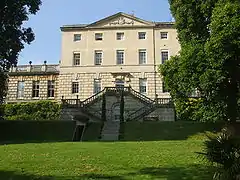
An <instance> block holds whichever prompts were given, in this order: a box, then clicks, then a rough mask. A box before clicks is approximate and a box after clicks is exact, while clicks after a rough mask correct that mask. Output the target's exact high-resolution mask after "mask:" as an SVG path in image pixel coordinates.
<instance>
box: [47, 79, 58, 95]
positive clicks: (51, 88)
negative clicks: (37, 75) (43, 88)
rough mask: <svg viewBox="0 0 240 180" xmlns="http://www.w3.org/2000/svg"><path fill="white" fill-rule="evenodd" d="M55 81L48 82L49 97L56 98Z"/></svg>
mask: <svg viewBox="0 0 240 180" xmlns="http://www.w3.org/2000/svg"><path fill="white" fill-rule="evenodd" d="M55 83H56V82H55V81H54V80H48V87H47V97H48V98H54V97H55Z"/></svg>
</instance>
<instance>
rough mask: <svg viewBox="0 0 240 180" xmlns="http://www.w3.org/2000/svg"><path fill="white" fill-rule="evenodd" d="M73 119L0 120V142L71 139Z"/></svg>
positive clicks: (73, 128) (74, 124) (73, 127)
mask: <svg viewBox="0 0 240 180" xmlns="http://www.w3.org/2000/svg"><path fill="white" fill-rule="evenodd" d="M75 126H76V122H74V121H5V120H3V121H0V144H2V143H4V142H6V143H27V142H59V141H72V137H73V132H74V130H75Z"/></svg>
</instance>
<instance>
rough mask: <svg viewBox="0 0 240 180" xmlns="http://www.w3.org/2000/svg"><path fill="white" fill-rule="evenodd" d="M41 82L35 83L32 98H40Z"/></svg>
mask: <svg viewBox="0 0 240 180" xmlns="http://www.w3.org/2000/svg"><path fill="white" fill-rule="evenodd" d="M39 84H40V82H39V81H33V88H32V97H39Z"/></svg>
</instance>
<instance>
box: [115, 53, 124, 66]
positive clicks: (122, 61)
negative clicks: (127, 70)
mask: <svg viewBox="0 0 240 180" xmlns="http://www.w3.org/2000/svg"><path fill="white" fill-rule="evenodd" d="M120 53H122V56H121V59H119V57H120V56H118V55H120ZM124 60H125V51H124V50H116V64H117V65H123V64H124Z"/></svg>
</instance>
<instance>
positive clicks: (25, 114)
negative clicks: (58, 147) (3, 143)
mask: <svg viewBox="0 0 240 180" xmlns="http://www.w3.org/2000/svg"><path fill="white" fill-rule="evenodd" d="M0 110H1V111H2V112H3V113H2V114H3V117H4V119H5V120H35V121H45V120H59V119H60V112H61V104H58V103H57V102H53V101H47V100H42V101H37V102H28V103H16V104H4V105H1V108H0Z"/></svg>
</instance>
